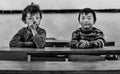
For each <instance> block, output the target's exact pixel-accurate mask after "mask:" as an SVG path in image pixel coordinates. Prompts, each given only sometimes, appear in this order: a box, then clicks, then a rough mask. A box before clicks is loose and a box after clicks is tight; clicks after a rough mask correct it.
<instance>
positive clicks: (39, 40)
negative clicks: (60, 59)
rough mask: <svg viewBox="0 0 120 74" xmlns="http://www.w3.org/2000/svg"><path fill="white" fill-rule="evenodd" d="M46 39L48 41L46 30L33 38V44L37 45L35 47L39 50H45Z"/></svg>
mask: <svg viewBox="0 0 120 74" xmlns="http://www.w3.org/2000/svg"><path fill="white" fill-rule="evenodd" d="M45 39H46V31H45V30H44V29H43V30H42V31H40V32H38V33H37V34H36V35H35V36H33V38H32V40H33V43H34V44H35V46H36V47H37V48H44V47H45Z"/></svg>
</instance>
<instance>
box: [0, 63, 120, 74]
mask: <svg viewBox="0 0 120 74" xmlns="http://www.w3.org/2000/svg"><path fill="white" fill-rule="evenodd" d="M119 73H120V61H92V62H26V61H0V74H119Z"/></svg>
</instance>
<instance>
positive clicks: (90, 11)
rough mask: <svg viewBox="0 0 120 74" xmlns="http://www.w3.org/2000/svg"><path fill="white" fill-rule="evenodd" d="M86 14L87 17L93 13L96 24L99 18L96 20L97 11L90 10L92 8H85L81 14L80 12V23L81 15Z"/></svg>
mask: <svg viewBox="0 0 120 74" xmlns="http://www.w3.org/2000/svg"><path fill="white" fill-rule="evenodd" d="M83 13H85V14H86V15H87V14H88V13H92V14H93V18H94V23H95V22H96V20H97V18H96V14H95V11H94V10H92V9H90V8H84V9H82V10H81V11H80V12H79V16H78V21H79V20H80V15H81V14H83Z"/></svg>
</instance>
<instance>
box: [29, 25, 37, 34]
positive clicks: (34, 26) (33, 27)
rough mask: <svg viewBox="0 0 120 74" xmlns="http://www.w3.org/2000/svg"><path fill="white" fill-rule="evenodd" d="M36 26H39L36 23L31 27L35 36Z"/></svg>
mask: <svg viewBox="0 0 120 74" xmlns="http://www.w3.org/2000/svg"><path fill="white" fill-rule="evenodd" d="M36 28H37V25H36V24H32V25H30V29H31V31H32V34H33V36H34V35H36V34H37V31H36Z"/></svg>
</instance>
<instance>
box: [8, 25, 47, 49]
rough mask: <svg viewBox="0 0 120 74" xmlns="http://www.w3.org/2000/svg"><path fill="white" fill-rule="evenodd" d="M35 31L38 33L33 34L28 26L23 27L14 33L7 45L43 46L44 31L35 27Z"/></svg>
mask: <svg viewBox="0 0 120 74" xmlns="http://www.w3.org/2000/svg"><path fill="white" fill-rule="evenodd" d="M37 32H38V34H36V35H35V36H33V35H32V32H31V31H30V30H29V29H28V27H23V28H22V29H20V30H19V31H18V32H17V33H16V34H15V35H14V37H13V38H12V40H11V41H10V43H9V46H10V47H33V48H43V47H44V46H45V38H46V31H45V30H44V29H42V28H40V27H37Z"/></svg>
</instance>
